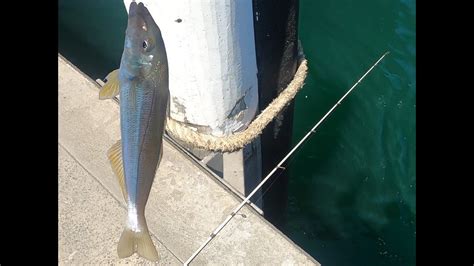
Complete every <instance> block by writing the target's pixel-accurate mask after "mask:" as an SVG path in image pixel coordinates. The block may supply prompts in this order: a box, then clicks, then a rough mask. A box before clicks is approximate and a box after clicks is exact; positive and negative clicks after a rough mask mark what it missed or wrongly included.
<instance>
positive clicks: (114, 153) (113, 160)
mask: <svg viewBox="0 0 474 266" xmlns="http://www.w3.org/2000/svg"><path fill="white" fill-rule="evenodd" d="M107 157H109V161H110V165H111V166H112V170H113V171H114V174H115V176H116V177H117V179H118V182H119V185H120V188H121V189H122V194H123V198H124V199H125V202H127V198H128V194H127V188H126V187H125V173H124V171H123V161H122V142H121V140H118V141H117V142H116V143H115V144H114V145H112V147H110V149H109V150H108V151H107Z"/></svg>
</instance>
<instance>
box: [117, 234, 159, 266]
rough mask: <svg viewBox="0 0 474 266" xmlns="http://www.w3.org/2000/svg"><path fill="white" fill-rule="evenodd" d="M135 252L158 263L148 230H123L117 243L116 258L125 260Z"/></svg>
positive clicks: (156, 253) (157, 256)
mask: <svg viewBox="0 0 474 266" xmlns="http://www.w3.org/2000/svg"><path fill="white" fill-rule="evenodd" d="M135 252H137V253H138V255H140V256H141V257H144V258H146V259H147V260H150V261H158V260H159V259H160V256H159V255H158V252H157V251H156V248H155V245H153V241H152V240H151V237H150V234H149V233H148V230H144V231H141V232H135V231H132V230H131V229H130V228H125V230H123V233H122V236H121V237H120V240H119V243H118V247H117V253H118V256H119V257H120V258H126V257H130V256H131V255H133V253H135Z"/></svg>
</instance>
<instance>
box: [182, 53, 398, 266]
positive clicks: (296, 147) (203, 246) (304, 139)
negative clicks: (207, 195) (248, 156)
mask: <svg viewBox="0 0 474 266" xmlns="http://www.w3.org/2000/svg"><path fill="white" fill-rule="evenodd" d="M389 53H390V52H385V53H384V54H383V55H382V56H381V57H380V58H379V60H377V62H375V63H374V64H373V65H372V67H370V68H369V70H367V72H365V74H364V75H363V76H362V77H361V78H360V79H359V80H358V81H357V82H356V83H355V84H354V85H352V87H351V88H350V89H349V90H348V91H347V92H346V94H344V96H342V97H341V99H339V101H338V102H337V103H336V104H335V105H334V106H333V107H332V108H331V109H330V110H329V111H328V112H327V113H326V114H325V115H324V116H323V117H322V118H321V120H319V122H318V123H316V125H314V126H313V128H311V130H310V131H308V133H306V135H305V136H304V137H303V138H302V139H301V140H300V141H299V142H298V143H297V144H296V145H295V147H293V149H291V151H290V152H289V153H288V154H287V155H286V156H285V157H284V158H283V159H282V160H281V161H280V162H279V163H278V164H277V166H276V167H275V168H273V170H272V171H270V173H268V175H267V176H266V177H265V178H264V179H263V180H262V181H261V182H260V184H258V186H256V187H255V189H254V190H253V191H252V192H251V193H250V194H249V195H248V196H247V197H246V198H245V199H244V200H243V201H242V202H241V203H240V204H239V205H238V206H237V207H236V208H235V209H234V210H233V211H232V212H231V213H230V214H229V215H228V216H227V218H226V219H225V220H224V221H223V222H222V223H221V224H220V225H219V226H218V227H217V228H216V229H215V230H214V231H213V232H212V233H211V234H210V235H209V237H208V238H207V239H206V241H205V242H204V243H203V244H202V245H201V246H200V247H199V248H198V249H197V250H196V251H195V252H194V253H193V254H192V255H191V257H189V259H188V260H187V261H186V262H185V263H184V265H189V263H190V262H191V261H192V260H193V259H194V258H195V257H196V256H197V255H198V254H199V253H200V252H201V251H202V250H203V249H204V248H205V247H206V246H207V244H209V242H211V240H212V239H214V237H215V236H216V235H217V234H218V233H219V232H220V231H221V230H222V229H223V228H224V226H225V225H226V224H227V223H228V222H229V221H230V220H231V219H232V218H233V217H234V216H235V215H236V214H237V212H238V211H239V210H240V209H242V207H243V206H244V205H245V204H247V203H250V201H249V199H250V198H251V197H252V196H253V195H254V194H255V193H256V192H257V191H258V190H259V189H260V188H261V187H262V186H263V184H265V182H267V180H268V179H269V178H270V177H271V176H272V175H273V174H274V173H275V171H276V170H277V169H279V168H281V165H282V164H283V163H284V162H285V161H286V160H287V159H288V158H289V157H290V156H291V155H292V154H293V153H294V152H295V151H296V149H298V148H299V147H300V146H301V144H303V142H305V141H306V139H308V138H309V136H311V134H312V133H315V132H316V131H315V130H316V128H317V127H318V126H319V125H320V124H321V123H322V122H323V121H324V120H325V119H326V117H328V116H329V115H330V114H331V113H332V111H334V109H336V107H337V106H339V105H340V104H341V102H342V101H343V100H344V98H346V96H347V95H349V93H351V92H352V90H354V89H355V88H356V87H357V85H359V83H360V82H361V81H362V80H363V79H364V78H365V76H367V75H368V74H369V73H370V72H371V71H372V69H374V67H375V66H377V64H378V63H379V62H380V61H382V59H383V58H384V57H385V56H386V55H387V54H389Z"/></svg>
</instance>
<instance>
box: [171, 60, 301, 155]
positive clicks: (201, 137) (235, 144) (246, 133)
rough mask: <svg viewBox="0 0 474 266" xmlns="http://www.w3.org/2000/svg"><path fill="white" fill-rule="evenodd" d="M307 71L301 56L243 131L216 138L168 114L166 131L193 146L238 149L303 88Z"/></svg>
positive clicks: (214, 149)
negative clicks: (285, 82)
mask: <svg viewBox="0 0 474 266" xmlns="http://www.w3.org/2000/svg"><path fill="white" fill-rule="evenodd" d="M307 72H308V66H307V61H306V59H305V58H304V57H302V58H301V59H300V64H299V66H298V69H297V70H296V73H295V76H294V77H293V80H292V81H291V82H290V84H288V86H287V87H286V88H285V89H284V90H283V91H281V92H280V94H279V95H278V97H276V98H275V99H273V101H272V102H271V103H270V104H269V105H268V106H267V108H265V110H263V111H262V112H261V113H260V114H259V115H258V116H257V118H255V119H254V120H253V121H252V122H251V123H250V125H249V126H248V127H247V128H246V129H245V130H243V131H239V132H236V133H234V134H231V135H227V136H223V137H216V136H213V135H209V134H203V133H199V132H197V131H195V130H193V129H191V128H189V127H186V126H185V125H184V124H182V123H180V122H177V121H175V120H174V119H172V118H169V117H168V119H167V121H166V130H167V132H168V133H169V134H170V135H171V136H172V137H173V138H175V139H177V140H179V141H181V142H183V143H184V144H186V145H188V146H190V147H193V148H200V149H204V150H208V151H217V152H233V151H236V150H239V149H242V148H243V147H244V146H245V145H247V144H249V143H250V142H252V141H253V140H254V139H255V138H256V137H257V136H259V135H260V134H262V131H263V129H264V128H265V127H266V126H267V125H268V124H269V123H270V122H271V121H272V120H273V119H274V118H275V117H276V116H277V115H278V113H280V112H281V111H282V110H283V109H284V108H285V106H287V105H288V104H289V103H290V102H291V100H293V98H294V97H295V96H296V94H297V93H298V91H299V90H300V89H301V88H302V87H303V85H304V81H305V79H306V75H307Z"/></svg>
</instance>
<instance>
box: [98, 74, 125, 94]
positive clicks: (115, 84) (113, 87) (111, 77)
mask: <svg viewBox="0 0 474 266" xmlns="http://www.w3.org/2000/svg"><path fill="white" fill-rule="evenodd" d="M118 76H119V70H118V69H115V70H114V71H112V72H110V73H109V74H108V75H107V77H105V79H106V80H107V82H106V83H105V84H104V86H102V89H101V90H100V92H99V99H100V100H105V99H112V98H113V97H115V96H117V95H118V94H119V93H120V83H119V78H118Z"/></svg>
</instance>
